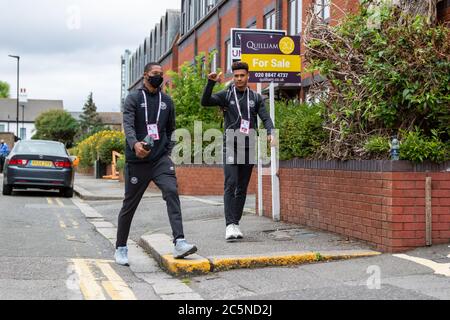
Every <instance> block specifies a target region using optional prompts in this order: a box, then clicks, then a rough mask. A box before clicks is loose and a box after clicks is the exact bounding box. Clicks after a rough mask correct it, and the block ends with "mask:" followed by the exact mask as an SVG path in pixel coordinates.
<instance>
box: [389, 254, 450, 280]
mask: <svg viewBox="0 0 450 320" xmlns="http://www.w3.org/2000/svg"><path fill="white" fill-rule="evenodd" d="M393 256H394V257H397V258H400V259H405V260H409V261H412V262H415V263H417V264H420V265H423V266H425V267H428V268H430V269H432V270H434V273H435V274H440V275H443V276H446V277H450V263H438V262H434V261H432V260H429V259H424V258H418V257H411V256H408V255H406V254H394V255H393Z"/></svg>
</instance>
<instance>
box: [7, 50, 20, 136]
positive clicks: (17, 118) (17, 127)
mask: <svg viewBox="0 0 450 320" xmlns="http://www.w3.org/2000/svg"><path fill="white" fill-rule="evenodd" d="M8 57H11V58H14V59H17V116H16V137H17V138H18V137H19V70H20V69H19V68H20V67H19V65H20V56H13V55H8Z"/></svg>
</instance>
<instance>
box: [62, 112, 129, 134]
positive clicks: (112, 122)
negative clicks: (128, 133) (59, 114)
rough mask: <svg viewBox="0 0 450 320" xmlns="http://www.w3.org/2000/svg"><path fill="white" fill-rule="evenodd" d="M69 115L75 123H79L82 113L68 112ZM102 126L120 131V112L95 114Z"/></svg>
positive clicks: (121, 116) (121, 117) (121, 115)
mask: <svg viewBox="0 0 450 320" xmlns="http://www.w3.org/2000/svg"><path fill="white" fill-rule="evenodd" d="M69 113H70V115H71V116H72V117H73V118H74V119H75V120H77V121H80V119H81V118H80V116H81V115H82V114H83V112H69ZM97 113H98V117H99V118H100V121H101V122H102V124H103V125H104V126H106V127H108V128H109V129H110V130H117V131H121V130H122V122H123V114H122V112H97Z"/></svg>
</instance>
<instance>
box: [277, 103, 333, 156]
mask: <svg viewBox="0 0 450 320" xmlns="http://www.w3.org/2000/svg"><path fill="white" fill-rule="evenodd" d="M275 108H276V128H277V129H279V132H280V137H279V139H280V159H281V160H288V159H292V158H308V157H311V156H312V155H313V154H314V153H315V152H316V151H317V149H318V147H319V146H320V145H321V144H322V143H323V141H324V139H325V138H326V135H325V131H324V129H323V122H324V118H323V111H324V110H323V106H321V105H319V104H313V105H308V104H304V103H302V104H298V103H295V102H292V101H290V102H287V101H277V102H276V104H275Z"/></svg>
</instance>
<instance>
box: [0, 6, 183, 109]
mask: <svg viewBox="0 0 450 320" xmlns="http://www.w3.org/2000/svg"><path fill="white" fill-rule="evenodd" d="M180 7H181V0H164V1H155V0H126V1H125V0H95V1H94V0H0V81H6V82H8V83H9V84H10V86H11V90H10V96H11V98H15V97H16V88H17V84H16V83H17V80H16V78H17V60H16V59H13V58H10V57H8V55H18V56H20V88H26V90H27V93H28V99H60V100H63V101H64V108H65V109H66V110H69V111H81V110H82V108H83V105H84V103H85V101H86V99H87V96H88V95H89V92H91V91H92V92H93V95H94V102H95V104H96V105H97V110H98V111H120V57H121V55H122V54H123V53H124V51H125V50H126V49H130V50H131V51H132V52H133V51H135V50H136V48H137V47H138V46H139V45H140V44H141V43H142V42H143V41H144V39H145V37H147V36H148V34H149V33H150V30H151V29H153V27H154V25H155V24H156V23H157V22H158V21H159V20H160V19H161V16H163V15H164V14H165V12H166V10H167V9H180Z"/></svg>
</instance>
